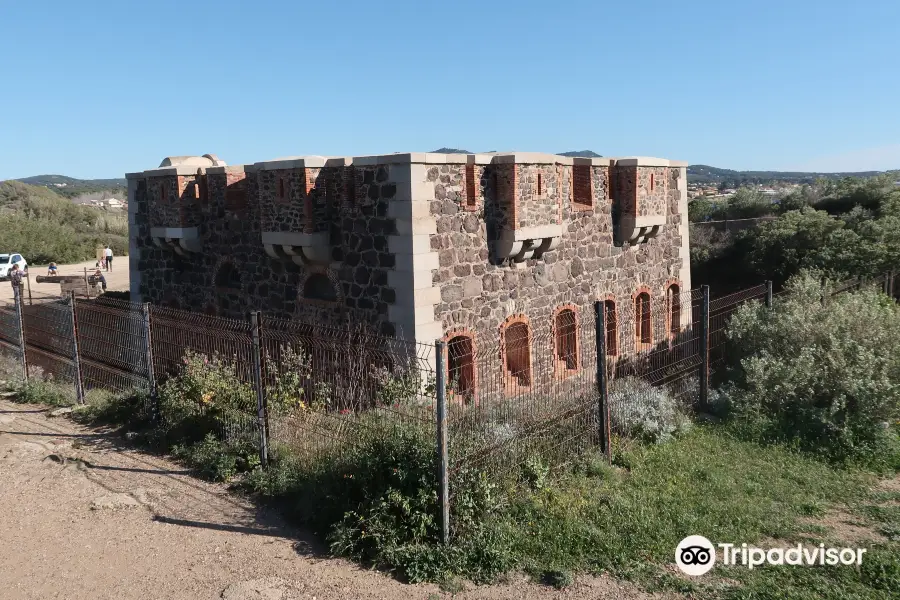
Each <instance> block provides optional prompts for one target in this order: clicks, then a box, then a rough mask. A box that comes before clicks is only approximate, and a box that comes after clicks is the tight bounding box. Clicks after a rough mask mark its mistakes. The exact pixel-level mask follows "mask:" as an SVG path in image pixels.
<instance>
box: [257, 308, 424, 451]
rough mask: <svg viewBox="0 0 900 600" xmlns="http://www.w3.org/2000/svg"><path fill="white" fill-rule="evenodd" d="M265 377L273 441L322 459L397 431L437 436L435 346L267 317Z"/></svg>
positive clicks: (262, 337)
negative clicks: (419, 431) (409, 429)
mask: <svg viewBox="0 0 900 600" xmlns="http://www.w3.org/2000/svg"><path fill="white" fill-rule="evenodd" d="M260 345H261V358H262V378H263V387H264V392H265V399H266V406H267V416H268V419H267V422H268V427H269V440H270V444H271V445H272V447H273V448H275V450H276V452H277V451H278V449H280V448H283V449H285V450H289V451H290V452H293V453H298V454H300V455H303V456H306V457H310V458H316V457H322V456H326V455H328V454H331V453H335V452H338V453H339V452H340V450H341V448H343V447H352V446H354V445H356V444H358V443H359V442H361V441H362V440H363V439H364V438H365V436H368V435H375V434H383V433H387V432H389V431H391V430H392V429H395V428H398V427H417V428H420V429H422V430H424V431H425V432H430V433H433V432H434V427H435V388H434V385H435V373H434V362H433V359H434V348H433V346H430V345H423V344H416V343H412V342H404V341H400V340H395V339H391V338H384V337H381V336H377V335H373V334H371V333H369V332H367V330H366V329H365V328H364V327H361V326H351V325H348V326H347V327H345V328H332V327H324V326H319V325H310V324H306V323H300V322H296V321H285V320H281V319H273V318H263V319H261V322H260Z"/></svg>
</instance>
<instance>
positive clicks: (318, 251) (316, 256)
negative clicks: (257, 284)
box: [262, 231, 332, 265]
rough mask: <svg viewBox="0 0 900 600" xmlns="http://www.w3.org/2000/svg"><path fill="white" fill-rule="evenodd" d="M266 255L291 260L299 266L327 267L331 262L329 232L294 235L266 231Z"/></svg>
mask: <svg viewBox="0 0 900 600" xmlns="http://www.w3.org/2000/svg"><path fill="white" fill-rule="evenodd" d="M262 242H263V247H264V248H265V250H266V254H268V255H269V256H270V257H272V258H274V259H278V260H290V261H292V262H294V263H295V264H297V265H327V264H330V263H331V262H332V261H331V244H330V240H329V235H328V232H324V231H323V232H319V233H294V232H282V231H266V232H263V234H262Z"/></svg>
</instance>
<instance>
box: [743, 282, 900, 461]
mask: <svg viewBox="0 0 900 600" xmlns="http://www.w3.org/2000/svg"><path fill="white" fill-rule="evenodd" d="M822 294H823V289H822V287H821V285H820V283H819V281H818V278H817V277H814V276H813V275H811V274H803V275H801V276H799V277H796V278H794V279H792V280H791V281H790V282H789V283H788V286H787V294H785V295H784V296H783V298H779V301H778V302H776V303H775V307H774V309H773V310H771V311H770V310H767V309H766V308H765V307H762V306H759V305H744V306H742V307H741V308H740V309H739V310H738V311H737V312H736V313H735V315H734V316H733V317H732V319H731V322H730V325H729V328H728V339H729V350H728V356H729V357H731V358H732V360H733V362H732V363H731V366H730V373H729V374H730V378H731V380H732V385H731V386H730V388H729V389H728V390H727V397H728V401H729V408H730V411H731V413H732V417H733V419H734V421H735V422H736V423H737V424H739V425H740V427H741V429H742V431H744V432H745V433H750V434H752V435H753V436H756V437H760V438H763V439H779V440H790V441H794V442H796V443H798V444H800V445H801V446H802V447H805V448H807V449H811V450H815V451H817V452H822V453H824V454H826V455H827V456H829V457H830V458H832V459H836V460H846V459H859V460H863V461H866V462H871V461H873V460H874V461H876V462H879V461H885V460H887V461H889V462H890V461H896V459H897V456H898V454H897V448H898V439H897V431H896V427H895V424H896V423H897V421H898V419H900V307H898V306H897V305H896V304H894V303H893V302H892V301H891V300H890V299H889V298H888V297H886V296H884V295H882V294H880V293H877V292H874V291H860V292H856V293H845V294H841V295H838V296H832V297H830V298H829V299H828V301H827V302H826V303H824V304H823V303H822V301H821V298H822ZM892 457H893V458H892Z"/></svg>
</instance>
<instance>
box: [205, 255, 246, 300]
mask: <svg viewBox="0 0 900 600" xmlns="http://www.w3.org/2000/svg"><path fill="white" fill-rule="evenodd" d="M226 266H231V267H232V268H233V269H235V270H236V271H237V272H238V276H239V277H241V271H240V270H239V269H238V267H237V265H236V264H234V261H232V260H231V259H230V258H220V259H219V262H218V263H216V267H215V269H213V280H212V283H213V289H215V290H216V291H217V292H219V293H221V294H234V293H242V292H243V291H244V278H243V277H241V287H239V288H230V287H224V286H220V285H219V283H218V282H219V274H220V273H221V272H222V269H224V268H225V267H226Z"/></svg>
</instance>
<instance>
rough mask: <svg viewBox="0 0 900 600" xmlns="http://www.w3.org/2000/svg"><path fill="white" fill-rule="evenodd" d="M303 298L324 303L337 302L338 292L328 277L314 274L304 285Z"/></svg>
mask: <svg viewBox="0 0 900 600" xmlns="http://www.w3.org/2000/svg"><path fill="white" fill-rule="evenodd" d="M303 297H304V298H307V299H309V300H321V301H322V302H337V292H336V291H335V289H334V285H332V283H331V280H330V279H328V276H327V275H323V274H322V273H313V274H312V275H310V276H309V277H307V278H306V282H305V283H304V284H303Z"/></svg>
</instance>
